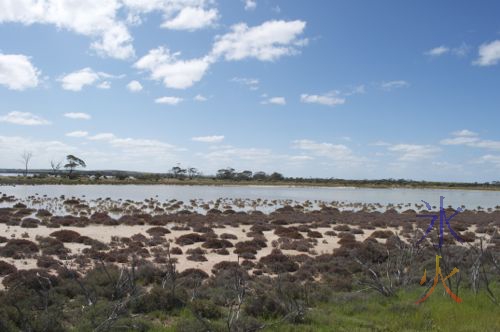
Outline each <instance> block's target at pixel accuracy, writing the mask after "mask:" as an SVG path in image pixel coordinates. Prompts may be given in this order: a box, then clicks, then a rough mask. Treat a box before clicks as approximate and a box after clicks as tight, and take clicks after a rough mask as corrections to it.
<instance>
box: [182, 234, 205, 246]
mask: <svg viewBox="0 0 500 332" xmlns="http://www.w3.org/2000/svg"><path fill="white" fill-rule="evenodd" d="M206 239H207V238H206V237H205V236H203V235H201V234H198V233H189V234H184V235H181V236H179V237H178V238H177V239H176V240H175V243H177V244H178V245H180V246H187V245H190V244H194V243H196V242H205V240H206Z"/></svg>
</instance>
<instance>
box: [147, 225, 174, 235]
mask: <svg viewBox="0 0 500 332" xmlns="http://www.w3.org/2000/svg"><path fill="white" fill-rule="evenodd" d="M146 233H148V234H149V235H151V236H164V235H165V234H170V233H171V232H170V231H169V230H168V228H165V227H160V226H156V227H151V228H150V229H148V230H147V231H146Z"/></svg>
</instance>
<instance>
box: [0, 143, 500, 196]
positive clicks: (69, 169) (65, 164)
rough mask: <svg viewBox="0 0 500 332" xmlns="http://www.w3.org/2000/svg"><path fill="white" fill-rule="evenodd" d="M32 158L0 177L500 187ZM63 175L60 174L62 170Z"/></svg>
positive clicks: (26, 156)
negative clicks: (140, 168) (144, 168)
mask: <svg viewBox="0 0 500 332" xmlns="http://www.w3.org/2000/svg"><path fill="white" fill-rule="evenodd" d="M32 158H33V153H32V152H30V151H24V152H23V153H22V154H21V162H22V163H23V169H22V170H1V169H0V173H9V172H14V173H22V174H24V176H27V175H28V173H32V174H33V175H34V177H45V176H47V175H51V176H54V177H62V176H67V177H68V178H77V177H80V176H87V177H92V178H93V179H95V180H100V179H102V178H106V177H112V178H116V179H118V180H127V179H135V180H139V181H147V182H150V181H154V182H158V181H160V180H162V179H177V180H192V179H204V180H214V181H218V180H221V181H262V182H265V181H269V182H280V181H282V182H285V183H293V184H301V183H303V184H317V185H335V186H352V187H355V186H360V187H363V186H364V187H366V186H373V187H395V186H397V187H433V186H435V187H449V188H454V187H457V188H468V187H469V188H474V187H484V188H490V187H491V188H497V187H500V181H491V182H482V183H481V182H443V181H416V180H411V179H393V178H389V179H377V180H368V179H364V180H352V179H338V178H333V177H331V178H311V177H286V176H284V175H283V174H281V173H279V172H271V173H266V172H264V171H256V172H253V171H251V170H242V171H238V170H236V169H234V168H232V167H226V168H221V169H219V170H217V172H216V173H215V174H213V175H204V174H203V173H202V172H201V171H200V170H199V169H198V168H196V167H182V166H181V165H180V164H177V165H176V166H174V167H172V168H171V169H170V170H169V171H167V172H166V173H146V172H131V171H119V170H105V171H104V170H100V171H83V170H81V169H83V168H86V167H87V164H86V163H85V161H84V160H83V159H81V158H79V157H76V156H74V155H71V154H70V155H67V156H66V161H63V160H61V161H54V160H52V161H50V170H46V169H45V170H43V169H42V170H31V172H30V170H29V164H30V162H31V159H32ZM63 168H64V169H65V170H66V172H63V170H62V169H63Z"/></svg>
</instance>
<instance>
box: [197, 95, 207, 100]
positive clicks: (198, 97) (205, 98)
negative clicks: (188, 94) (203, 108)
mask: <svg viewBox="0 0 500 332" xmlns="http://www.w3.org/2000/svg"><path fill="white" fill-rule="evenodd" d="M194 100H196V101H207V100H208V99H207V97H204V96H202V95H196V96H195V97H194Z"/></svg>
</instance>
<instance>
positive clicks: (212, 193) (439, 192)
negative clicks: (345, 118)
mask: <svg viewBox="0 0 500 332" xmlns="http://www.w3.org/2000/svg"><path fill="white" fill-rule="evenodd" d="M0 193H2V194H7V195H14V196H16V197H18V198H22V199H25V198H27V197H28V196H33V195H39V196H43V195H47V197H49V198H56V197H59V196H61V195H65V196H66V197H72V196H74V197H81V198H85V199H87V200H93V199H98V198H107V197H109V198H111V199H113V200H118V199H124V200H125V199H130V200H134V201H143V200H144V199H147V198H156V199H158V200H160V201H166V200H170V199H177V200H182V201H185V202H186V201H189V200H191V199H201V200H204V201H210V200H216V199H218V198H227V199H258V198H261V199H267V200H292V201H296V202H304V201H306V200H309V201H315V200H318V201H324V202H333V201H338V202H342V203H344V204H349V203H374V204H376V203H379V204H382V205H383V206H387V205H388V204H411V205H412V206H413V205H414V204H421V203H422V200H425V201H427V202H429V203H430V204H431V205H433V206H437V207H439V196H444V197H445V200H444V204H445V207H446V206H449V205H450V206H452V207H453V208H457V207H459V206H465V208H466V209H475V208H477V207H478V206H481V207H482V208H493V209H494V208H495V207H496V206H499V205H500V191H485V190H443V189H400V188H398V189H370V188H351V187H289V186H279V187H278V186H172V185H170V186H169V185H36V186H30V185H16V186H0Z"/></svg>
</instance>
